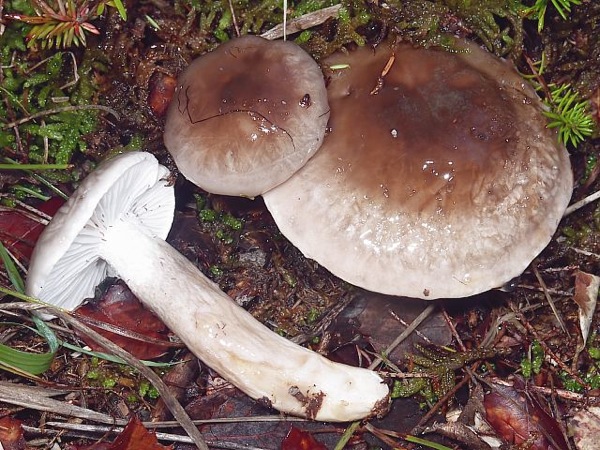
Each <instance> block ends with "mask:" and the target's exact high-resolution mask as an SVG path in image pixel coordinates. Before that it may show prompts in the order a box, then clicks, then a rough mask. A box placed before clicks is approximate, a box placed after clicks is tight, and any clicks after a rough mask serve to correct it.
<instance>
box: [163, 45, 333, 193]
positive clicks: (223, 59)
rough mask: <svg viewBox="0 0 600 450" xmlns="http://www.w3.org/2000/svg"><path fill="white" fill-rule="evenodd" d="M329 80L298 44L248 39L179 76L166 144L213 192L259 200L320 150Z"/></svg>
mask: <svg viewBox="0 0 600 450" xmlns="http://www.w3.org/2000/svg"><path fill="white" fill-rule="evenodd" d="M328 118H329V107H328V104H327V92H326V89H325V83H324V80H323V73H322V72H321V70H320V69H319V66H318V65H317V63H316V62H315V61H314V60H313V59H312V58H311V57H310V55H308V54H307V53H306V52H305V51H304V50H302V49H301V48H300V47H299V46H298V45H296V44H294V43H292V42H289V41H267V40H266V39H263V38H260V37H258V36H243V37H240V38H237V39H233V40H231V41H229V42H226V43H225V44H222V45H220V46H219V47H218V48H217V49H216V50H214V51H213V52H211V53H208V54H206V55H203V56H202V57H200V58H198V59H196V60H195V61H193V62H192V63H191V64H190V65H189V66H188V67H187V68H186V69H185V71H184V72H183V73H182V74H181V75H180V76H179V79H178V81H177V88H176V93H175V97H174V99H173V100H172V101H171V105H170V107H169V111H168V114H167V119H166V125H165V133H164V142H165V145H166V146H167V148H168V150H169V152H170V153H171V154H172V155H173V158H174V159H175V162H176V164H177V167H178V168H179V171H180V172H181V173H182V174H183V175H184V176H185V177H186V178H188V179H189V180H190V181H192V182H193V183H195V184H196V185H198V186H200V187H201V188H203V189H205V190H206V191H208V192H212V193H215V194H225V195H243V196H247V197H254V196H257V195H259V194H262V193H263V192H265V191H266V190H268V189H271V188H273V187H275V186H277V185H278V184H280V183H282V182H283V181H285V180H286V179H287V178H289V177H290V176H291V175H292V174H293V173H294V172H296V170H298V169H299V168H300V167H302V165H304V164H305V163H306V162H307V161H308V159H309V158H310V157H311V156H312V155H313V153H314V152H315V151H316V150H317V149H318V148H319V146H320V145H321V143H322V140H323V136H324V134H325V129H326V126H327V119H328Z"/></svg>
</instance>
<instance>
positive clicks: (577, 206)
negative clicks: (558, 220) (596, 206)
mask: <svg viewBox="0 0 600 450" xmlns="http://www.w3.org/2000/svg"><path fill="white" fill-rule="evenodd" d="M598 199H600V191H596V192H594V193H593V194H590V195H588V196H587V197H585V198H583V199H581V200H579V201H578V202H575V203H573V204H572V205H571V206H569V207H568V208H567V209H566V210H565V213H564V214H563V217H567V216H568V215H569V214H571V213H573V212H575V211H577V210H578V209H580V208H583V207H584V206H587V205H589V204H590V203H592V202H595V201H596V200H598Z"/></svg>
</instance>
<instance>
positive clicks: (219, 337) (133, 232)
mask: <svg viewBox="0 0 600 450" xmlns="http://www.w3.org/2000/svg"><path fill="white" fill-rule="evenodd" d="M104 238H105V242H104V246H103V249H102V250H101V257H102V258H104V259H105V260H106V262H107V263H108V264H109V265H110V266H112V268H113V269H114V270H115V272H116V273H117V274H118V275H119V276H120V277H121V278H122V279H123V280H124V281H125V282H126V283H127V285H128V286H129V288H130V289H131V290H132V292H133V293H134V294H135V295H136V296H137V297H138V298H139V299H140V300H141V301H142V302H143V303H144V304H145V305H146V306H147V307H148V308H149V309H151V310H152V311H154V312H155V313H156V314H157V315H158V317H160V318H161V319H162V320H163V321H164V323H165V324H166V325H167V326H168V327H169V328H170V329H171V330H172V331H173V332H174V333H175V334H177V335H178V336H179V338H180V339H181V340H182V341H183V342H184V343H185V344H186V345H187V347H188V348H189V349H190V350H191V351H192V352H193V353H194V354H195V355H196V356H197V357H198V358H200V359H201V360H202V361H204V362H205V363H206V364H207V365H208V366H210V367H211V368H213V369H214V370H216V371H217V372H218V373H219V374H220V375H221V376H223V377H224V378H225V379H227V380H228V381H230V382H231V383H232V384H234V385H235V386H237V387H238V388H239V389H241V390H242V391H244V392H245V393H246V394H248V395H249V396H251V397H252V398H255V399H257V400H260V401H264V403H265V404H267V405H270V406H272V407H273V408H275V409H277V410H279V411H282V412H285V413H289V414H293V415H298V416H303V417H308V418H311V419H316V420H323V421H342V422H345V421H352V420H358V419H362V418H365V417H370V416H373V415H378V414H381V413H383V412H385V411H386V410H387V407H388V402H389V390H388V387H387V386H386V384H385V383H384V382H383V380H382V379H381V378H380V377H379V375H377V374H376V373H375V372H373V371H370V370H367V369H361V368H357V367H351V366H346V365H343V364H338V363H334V362H332V361H329V360H328V359H326V358H324V357H323V356H321V355H319V354H317V353H314V352H312V351H310V350H308V349H306V348H303V347H300V346H298V345H296V344H293V343H292V342H290V341H288V340H287V339H285V338H283V337H281V336H279V335H277V334H276V333H273V332H272V331H270V330H269V329H268V328H266V327H265V326H263V325H262V324H261V323H260V322H258V321H257V320H256V319H254V317H252V315H251V314H249V313H248V312H247V311H245V310H244V309H243V308H241V307H239V306H238V305H236V304H235V302H233V301H232V300H231V299H230V298H229V297H228V296H227V295H226V294H225V293H224V292H223V291H221V290H220V289H219V287H218V286H217V285H216V284H215V283H213V282H212V281H210V280H209V279H208V278H206V277H205V276H204V275H203V274H202V272H200V270H198V269H197V268H196V266H194V264H193V263H191V262H190V261H189V260H188V259H187V258H185V257H184V256H183V255H181V254H180V253H179V252H177V251H176V250H175V249H174V248H173V247H171V246H170V245H169V244H167V243H166V242H164V241H163V240H161V239H159V238H153V237H150V236H148V235H147V234H145V233H144V232H143V231H141V227H138V226H137V225H136V224H135V223H130V222H126V221H121V222H120V223H119V224H118V225H117V226H113V227H111V228H109V229H108V230H106V231H105V234H104Z"/></svg>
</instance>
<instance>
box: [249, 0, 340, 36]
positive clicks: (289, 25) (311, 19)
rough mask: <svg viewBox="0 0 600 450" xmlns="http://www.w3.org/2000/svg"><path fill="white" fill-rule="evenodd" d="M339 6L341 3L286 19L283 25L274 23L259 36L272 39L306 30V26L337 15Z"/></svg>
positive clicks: (310, 26)
mask: <svg viewBox="0 0 600 450" xmlns="http://www.w3.org/2000/svg"><path fill="white" fill-rule="evenodd" d="M341 7H342V5H333V6H329V7H327V8H323V9H320V10H318V11H314V12H311V13H308V14H303V15H302V16H300V17H296V18H295V19H292V20H290V21H287V19H286V24H285V26H284V24H279V25H276V26H274V27H273V28H271V29H270V30H268V31H265V32H264V33H263V34H261V35H260V37H262V38H265V39H269V40H274V39H279V38H281V37H283V36H284V35H286V34H294V33H297V32H299V31H303V30H307V29H308V28H312V27H316V26H317V25H321V24H322V23H323V22H325V21H326V20H327V19H330V18H332V17H337V15H338V12H339V11H340V8H341Z"/></svg>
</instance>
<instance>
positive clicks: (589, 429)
mask: <svg viewBox="0 0 600 450" xmlns="http://www.w3.org/2000/svg"><path fill="white" fill-rule="evenodd" d="M569 427H570V428H571V430H572V433H573V441H574V442H575V447H576V448H577V449H578V450H600V440H599V439H598V437H599V436H600V407H598V406H589V407H587V408H585V409H581V410H579V411H577V412H576V413H575V414H574V415H573V418H572V419H571V421H570V424H569Z"/></svg>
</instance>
